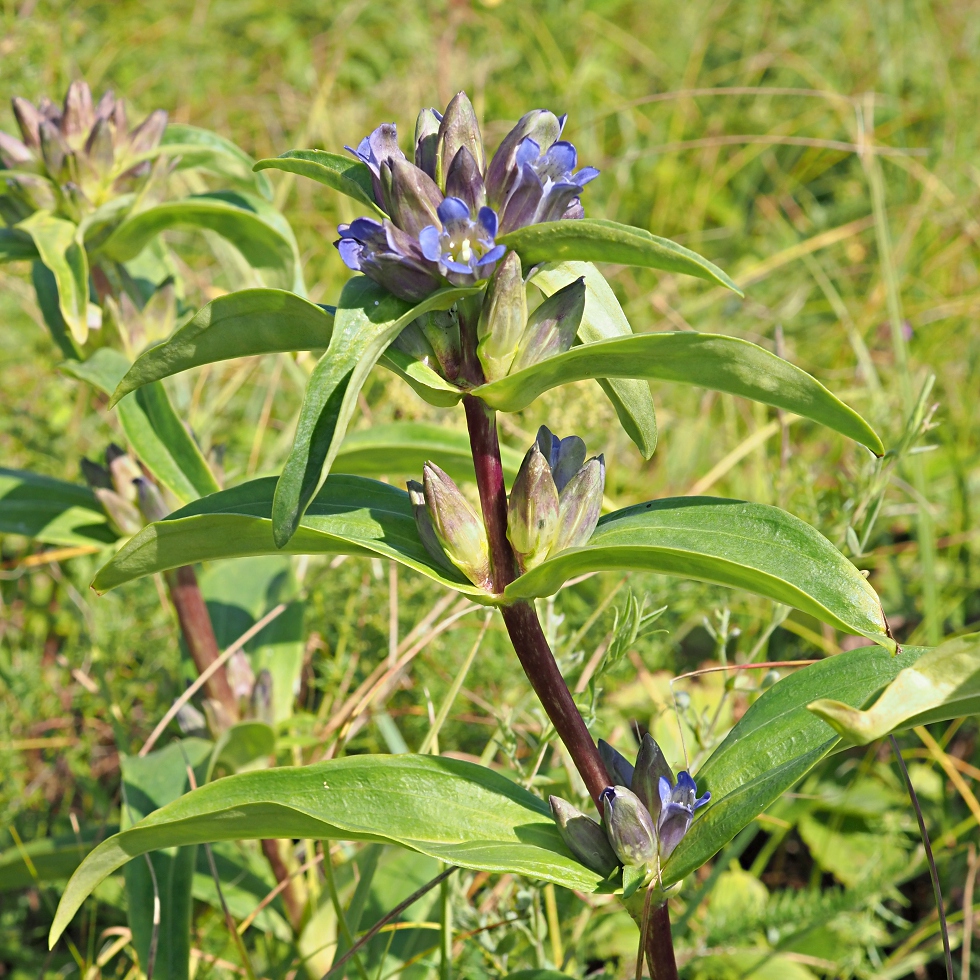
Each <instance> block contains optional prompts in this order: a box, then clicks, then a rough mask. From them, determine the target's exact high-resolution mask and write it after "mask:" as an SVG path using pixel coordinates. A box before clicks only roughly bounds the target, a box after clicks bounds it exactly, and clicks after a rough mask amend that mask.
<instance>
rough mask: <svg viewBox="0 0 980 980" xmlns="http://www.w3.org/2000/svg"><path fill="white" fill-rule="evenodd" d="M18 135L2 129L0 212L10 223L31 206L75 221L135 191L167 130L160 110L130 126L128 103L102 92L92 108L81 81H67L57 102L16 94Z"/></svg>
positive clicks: (31, 210) (30, 211)
mask: <svg viewBox="0 0 980 980" xmlns="http://www.w3.org/2000/svg"><path fill="white" fill-rule="evenodd" d="M13 110H14V116H15V118H16V119H17V125H18V126H19V127H20V132H21V137H22V138H21V139H17V138H16V137H14V136H11V135H9V134H8V133H4V132H0V162H2V164H3V168H4V169H0V181H3V183H5V184H6V190H7V192H6V193H5V194H2V195H0V217H2V218H3V220H4V221H5V222H6V223H7V224H9V225H13V224H16V223H17V222H19V221H23V220H24V219H25V218H27V217H29V216H30V215H31V214H33V213H34V212H35V211H38V210H42V209H46V210H51V211H57V212H58V213H60V214H62V215H64V216H65V217H68V218H71V219H72V220H75V221H78V220H80V219H81V218H82V217H83V216H84V215H86V214H89V213H91V212H92V211H93V210H94V209H95V208H97V207H99V206H100V205H101V204H104V203H105V202H106V201H107V200H108V199H109V198H111V197H113V196H115V195H118V194H123V193H126V192H129V191H132V190H135V189H136V188H137V187H138V186H139V185H140V183H141V182H142V181H144V180H145V179H146V178H147V177H148V176H149V174H150V172H151V170H152V163H151V161H150V160H149V159H147V158H146V157H147V155H148V154H150V153H151V151H153V150H155V149H156V147H157V146H158V145H159V143H160V140H161V138H162V137H163V131H164V130H165V129H166V128H167V114H166V112H164V111H163V110H162V109H157V110H156V111H155V112H152V113H150V115H149V116H147V117H146V119H144V120H143V122H141V123H140V124H139V125H138V126H136V127H135V128H134V129H130V128H129V125H128V123H127V120H126V107H125V105H124V103H123V101H122V100H121V99H116V97H115V96H114V95H113V93H112V92H111V91H107V92H106V93H105V94H104V95H103V96H102V98H101V99H99V102H98V104H97V105H93V102H92V92H91V90H90V89H89V87H88V85H87V84H86V83H85V82H83V81H76V82H72V83H71V85H70V86H69V88H68V94H67V95H66V96H65V101H64V104H63V105H62V106H58V105H56V104H55V103H54V102H51V101H50V99H47V98H44V99H41V101H40V102H39V103H38V105H37V106H35V105H34V104H33V103H31V102H28V101H27V99H22V98H14V100H13Z"/></svg>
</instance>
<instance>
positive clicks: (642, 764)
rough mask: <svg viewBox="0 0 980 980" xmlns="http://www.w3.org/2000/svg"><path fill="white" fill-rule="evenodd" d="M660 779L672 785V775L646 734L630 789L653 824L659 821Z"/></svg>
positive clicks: (651, 739) (653, 741)
mask: <svg viewBox="0 0 980 980" xmlns="http://www.w3.org/2000/svg"><path fill="white" fill-rule="evenodd" d="M661 777H665V778H666V779H668V780H669V781H670V785H673V783H674V774H673V772H671V769H670V766H669V765H668V764H667V760H666V759H665V758H664V754H663V752H662V751H661V750H660V746H659V745H657V742H656V740H655V739H654V737H653V736H652V735H650V734H649V733H647V734H646V735H644V736H643V741H642V742H641V743H640V752H639V754H638V755H637V757H636V769H634V770H633V782H632V784H631V785H630V789H631V790H632V791H633V792H634V793H636V795H637V796H638V797H639V798H640V802H641V803H642V804H643V805H644V806H645V807H646V808H647V810H648V811H649V813H650V816H651V817H652V818H653V822H654V824H656V823H657V821H658V820H659V819H660V810H661V806H662V801H661V799H660V779H661Z"/></svg>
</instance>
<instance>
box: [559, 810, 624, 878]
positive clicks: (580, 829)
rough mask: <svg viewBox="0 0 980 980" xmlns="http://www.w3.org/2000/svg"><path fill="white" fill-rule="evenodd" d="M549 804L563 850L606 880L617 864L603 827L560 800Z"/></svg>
mask: <svg viewBox="0 0 980 980" xmlns="http://www.w3.org/2000/svg"><path fill="white" fill-rule="evenodd" d="M548 802H549V803H550V804H551V813H552V816H554V818H555V823H556V824H557V826H558V833H559V834H560V835H561V839H562V840H563V841H564V842H565V846H566V847H567V848H568V849H569V850H570V851H571V852H572V854H574V855H575V857H577V858H578V859H579V861H581V862H582V864H584V865H585V866H586V867H587V868H590V869H591V870H592V871H594V872H595V873H596V874H600V875H602V877H603V878H608V877H609V875H611V874H612V873H613V871H614V870H615V869H616V866H617V865H618V864H619V861H617V860H616V855H615V854H614V853H613V850H612V848H611V847H610V846H609V841H608V840H607V839H606V834H605V832H604V831H603V829H602V827H600V826H599V824H598V823H596V821H595V820H593V819H592V818H591V817H589V816H586V814H584V813H582V811H581V810H579V809H577V808H576V807H574V806H572V804H571V803H569V802H567V801H566V800H563V799H562V798H561V797H560V796H551V797H549V798H548Z"/></svg>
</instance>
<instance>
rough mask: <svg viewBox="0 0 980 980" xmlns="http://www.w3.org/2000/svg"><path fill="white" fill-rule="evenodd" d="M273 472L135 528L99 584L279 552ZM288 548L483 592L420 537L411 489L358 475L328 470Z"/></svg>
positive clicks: (468, 591)
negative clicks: (399, 568)
mask: <svg viewBox="0 0 980 980" xmlns="http://www.w3.org/2000/svg"><path fill="white" fill-rule="evenodd" d="M275 485H276V481H275V478H274V477H267V478H264V479H260V480H252V481H250V482H249V483H243V484H241V485H240V486H237V487H233V488H232V489H230V490H222V491H221V492H220V493H213V494H211V495H210V496H209V497H204V498H202V499H201V500H197V501H195V502H194V503H192V504H189V505H188V506H186V507H183V508H182V509H181V510H178V511H176V512H175V513H173V514H171V515H170V516H169V517H167V518H166V520H163V521H158V522H157V523H155V524H150V525H148V526H147V527H145V528H143V530H142V531H140V532H139V533H138V534H135V535H134V536H133V537H132V538H130V540H129V541H128V542H127V543H126V545H125V546H124V547H123V548H122V549H120V551H119V553H118V554H117V555H115V557H114V558H113V559H112V561H110V562H109V563H108V564H106V565H104V566H103V567H102V568H101V569H100V570H99V572H98V574H97V575H96V577H95V581H94V582H93V583H92V587H93V588H94V589H96V590H97V591H99V592H106V591H108V590H109V589H113V588H115V587H116V586H117V585H121V584H122V583H123V582H128V581H130V580H132V579H135V578H139V577H140V576H142V575H149V574H151V573H152V572H157V571H163V570H165V569H168V568H176V567H177V566H178V565H189V564H192V563H194V562H199V561H213V560H215V559H217V558H237V557H241V556H244V555H272V554H280V553H281V552H280V551H279V549H277V548H276V545H275V543H274V541H273V539H272V501H273V492H274V489H275ZM284 551H285V552H286V553H288V554H298V555H316V554H346V555H380V556H382V557H384V558H392V559H394V560H395V561H397V562H400V563H401V564H403V565H406V566H408V567H409V568H412V569H415V571H418V572H421V573H422V574H423V575H427V576H428V577H429V578H431V579H434V580H435V581H436V582H438V583H440V584H441V585H445V586H448V587H449V588H452V589H456V590H457V591H458V592H464V593H466V594H467V595H471V596H473V597H474V598H476V599H480V598H484V597H485V594H484V593H483V592H481V591H480V590H479V589H477V588H476V586H474V585H471V584H470V583H469V582H467V581H466V580H465V579H463V577H462V576H461V575H459V574H458V573H455V574H454V573H453V572H450V571H448V570H447V569H446V568H445V567H444V566H443V565H440V564H438V563H436V562H435V560H434V559H433V558H432V557H431V556H430V555H429V553H428V552H427V551H426V550H425V548H424V546H423V545H422V542H421V541H420V540H419V536H418V530H417V528H416V525H415V517H414V514H413V512H412V506H411V502H410V501H409V499H408V494H407V493H406V492H405V491H404V490H399V489H398V488H397V487H392V486H389V485H388V484H387V483H380V482H378V481H376V480H367V479H365V478H364V477H360V476H343V475H341V474H333V475H331V476H330V477H329V478H328V479H327V480H326V482H325V483H324V485H323V488H322V489H321V490H320V492H319V493H318V494H317V495H316V497H315V498H314V499H313V500H312V501H311V503H310V505H309V508H308V509H307V511H306V513H305V514H304V516H303V519H302V521H301V523H300V526H299V528H298V529H297V531H296V534H295V535H293V537H292V538H291V539H290V541H289V543H288V545H287V546H286V548H285V549H284Z"/></svg>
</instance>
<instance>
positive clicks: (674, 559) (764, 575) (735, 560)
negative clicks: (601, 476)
mask: <svg viewBox="0 0 980 980" xmlns="http://www.w3.org/2000/svg"><path fill="white" fill-rule="evenodd" d="M619 568H621V569H632V570H637V569H641V568H642V569H646V570H648V571H654V572H662V573H664V574H668V575H681V576H683V577H685V578H693V579H698V580H700V581H702V582H715V583H717V584H718V585H728V586H732V587H733V588H739V589H747V590H748V591H749V592H755V593H757V594H758V595H764V596H768V597H769V598H770V599H775V600H776V601H777V602H783V603H785V604H786V605H790V606H795V607H796V608H797V609H801V610H802V611H803V612H806V613H809V614H810V615H811V616H815V617H816V618H817V619H819V620H820V621H821V622H824V623H829V624H830V625H831V626H833V627H834V628H835V629H840V630H844V631H845V632H848V633H857V634H859V635H861V636H866V637H868V638H869V639H872V640H874V641H875V642H876V643H880V644H881V645H882V646H886V647H888V648H889V649H891V650H894V649H895V641H894V640H892V639H891V638H890V637H889V636H888V635H887V633H886V626H885V620H884V616H883V615H882V611H881V604H880V602H879V600H878V596H877V595H876V594H875V591H874V589H872V588H871V586H870V585H869V584H868V582H867V580H866V579H865V578H864V576H863V575H861V573H860V572H859V571H858V570H857V569H856V568H855V567H854V566H853V565H852V564H851V563H850V562H849V561H848V560H847V559H846V558H845V557H844V556H843V555H842V554H841V553H840V552H839V551H838V550H837V549H836V548H835V547H834V546H833V545H832V544H831V543H830V542H829V541H828V540H827V539H826V538H825V537H824V536H823V535H822V534H821V533H820V532H819V531H817V530H816V529H815V528H812V527H810V525H809V524H806V523H804V522H803V521H801V520H800V519H799V518H797V517H793V515H792V514H787V513H786V511H783V510H780V509H779V508H778V507H769V506H768V505H765V504H752V503H746V502H744V501H741V500H728V499H725V498H722V497H668V498H666V499H663V500H652V501H650V502H649V503H646V504H637V505H636V506H634V507H627V508H626V509H625V510H619V511H616V512H615V513H613V514H608V515H606V516H605V517H603V518H602V519H601V520H600V521H599V526H598V527H597V528H596V530H595V533H594V534H593V535H592V537H591V538H590V539H589V543H588V544H586V545H584V546H582V547H581V548H570V549H568V550H567V551H563V552H561V553H560V554H558V555H556V556H555V557H554V558H549V559H548V560H547V561H545V562H543V563H542V564H541V565H538V566H537V567H536V568H533V569H531V571H529V572H526V573H525V574H524V575H522V576H520V578H518V579H516V580H515V581H513V582H512V583H511V584H510V585H508V586H507V588H506V590H505V592H504V598H505V600H508V599H529V598H532V597H537V596H548V595H553V594H554V593H555V592H557V591H558V589H559V588H560V587H561V585H562V583H563V582H565V581H566V580H567V579H569V578H572V577H574V576H577V575H582V574H584V573H586V572H594V571H600V570H605V569H619Z"/></svg>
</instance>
